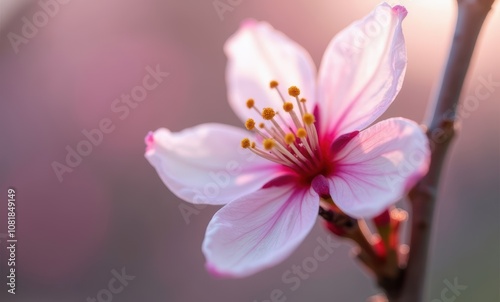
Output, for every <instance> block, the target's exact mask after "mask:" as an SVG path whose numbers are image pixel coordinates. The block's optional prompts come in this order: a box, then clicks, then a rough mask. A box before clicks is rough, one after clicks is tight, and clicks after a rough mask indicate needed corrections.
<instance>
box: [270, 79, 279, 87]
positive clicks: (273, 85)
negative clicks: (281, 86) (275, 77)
mask: <svg viewBox="0 0 500 302" xmlns="http://www.w3.org/2000/svg"><path fill="white" fill-rule="evenodd" d="M269 87H271V88H276V87H278V82H276V81H271V82H269Z"/></svg>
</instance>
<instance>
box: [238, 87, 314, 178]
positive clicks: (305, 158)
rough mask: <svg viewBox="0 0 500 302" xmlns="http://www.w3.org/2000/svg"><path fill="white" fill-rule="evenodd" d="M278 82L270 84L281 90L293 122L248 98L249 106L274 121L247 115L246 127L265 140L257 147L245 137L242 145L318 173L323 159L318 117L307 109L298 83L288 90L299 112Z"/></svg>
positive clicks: (281, 161) (297, 169) (307, 171)
mask: <svg viewBox="0 0 500 302" xmlns="http://www.w3.org/2000/svg"><path fill="white" fill-rule="evenodd" d="M278 85H279V83H278V82H277V81H274V80H273V81H270V82H269V87H270V88H271V89H276V91H277V92H278V94H279V96H280V98H281V100H282V101H283V107H282V108H283V112H286V113H288V114H289V115H290V117H291V119H292V121H293V124H290V120H289V119H285V118H283V117H284V116H283V112H278V111H276V110H275V109H273V108H270V107H266V108H263V110H260V109H259V108H257V107H256V106H255V101H254V100H253V99H248V100H247V103H246V105H247V107H248V108H249V109H253V110H255V111H256V112H257V113H258V114H259V115H260V116H261V117H262V119H263V120H264V121H270V122H271V123H272V125H269V124H267V123H262V122H260V123H256V122H255V120H254V119H252V118H249V119H247V120H246V122H245V127H246V128H247V129H248V130H250V131H253V132H255V133H256V134H257V135H259V136H260V137H261V138H262V144H261V148H258V147H256V143H255V142H252V141H250V139H248V138H244V139H243V140H242V141H241V146H242V147H243V148H245V149H249V150H250V151H252V152H253V153H255V154H256V155H258V156H260V157H263V158H265V159H268V160H270V161H273V162H275V163H279V164H282V165H285V166H288V167H290V168H292V169H294V170H296V171H297V172H298V173H315V171H316V170H317V169H318V166H317V165H318V164H320V162H321V160H320V158H319V157H321V151H320V150H319V142H318V137H317V136H318V134H317V131H316V126H315V125H314V124H315V122H316V121H315V117H314V115H313V114H310V113H308V112H307V109H306V99H305V98H299V95H300V89H299V88H298V87H297V86H291V87H289V88H288V94H289V95H290V96H291V97H294V98H295V100H296V102H297V106H298V108H299V111H300V115H299V114H298V112H296V110H295V104H293V102H289V101H287V100H285V98H284V97H283V95H282V94H281V92H280V90H279V89H278ZM294 126H295V127H294ZM285 130H286V131H285Z"/></svg>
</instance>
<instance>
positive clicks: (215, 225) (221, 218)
mask: <svg viewBox="0 0 500 302" xmlns="http://www.w3.org/2000/svg"><path fill="white" fill-rule="evenodd" d="M318 208H319V197H318V195H317V194H316V193H315V192H314V191H313V190H312V189H297V188H295V187H294V186H293V185H290V184H289V185H285V186H280V187H270V188H267V189H263V190H260V191H257V192H255V193H253V194H251V195H248V196H245V197H243V198H241V199H238V200H236V201H234V202H231V203H230V204H228V205H226V206H225V207H223V208H222V209H221V210H220V211H219V212H217V213H216V214H215V216H214V217H213V219H212V221H211V222H210V224H209V225H208V228H207V233H206V236H205V241H204V242H203V253H204V254H205V257H206V259H207V269H209V270H210V271H211V272H212V273H214V274H217V275H220V276H229V277H245V276H248V275H251V274H254V273H256V272H258V271H260V270H263V269H265V268H267V267H270V266H273V265H276V264H277V263H279V262H281V261H283V260H284V259H285V258H286V257H288V256H289V255H290V254H291V253H292V252H293V251H294V250H295V248H296V247H297V246H298V245H299V244H300V243H301V242H302V241H303V239H304V238H305V237H306V235H307V234H308V233H309V232H310V230H311V228H312V227H313V225H314V222H315V221H316V217H317V216H318Z"/></svg>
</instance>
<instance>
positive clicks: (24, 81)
mask: <svg viewBox="0 0 500 302" xmlns="http://www.w3.org/2000/svg"><path fill="white" fill-rule="evenodd" d="M14 2H16V1H13V0H0V38H1V39H0V100H1V101H0V138H1V143H0V146H1V147H0V154H1V156H0V164H1V167H2V169H1V172H0V188H1V192H2V193H1V194H2V195H1V196H0V205H1V208H0V222H1V224H0V234H1V233H6V229H7V223H6V200H7V193H6V191H7V188H8V187H11V186H12V187H14V188H15V189H16V191H17V216H18V220H17V224H18V228H17V230H18V238H19V242H18V250H17V258H18V259H17V269H18V275H17V278H18V280H17V283H18V284H17V285H18V288H17V294H16V295H15V296H13V295H10V294H7V293H6V291H7V287H6V285H5V282H2V285H0V297H1V300H2V301H26V302H27V301H37V302H38V301H61V302H62V301H65V302H66V301H87V297H96V295H98V293H99V292H100V291H101V290H102V289H106V288H107V287H108V282H109V281H110V279H112V278H113V274H112V273H111V271H112V270H116V271H120V270H121V269H122V268H125V269H126V272H127V274H129V275H133V276H135V279H134V280H132V281H130V282H129V284H128V285H127V286H126V287H125V288H124V289H123V291H121V292H120V293H117V294H115V295H114V296H113V301H151V302H155V301H169V302H191V301H206V302H211V301H238V302H239V301H242V302H246V301H248V302H253V301H258V302H261V301H264V300H266V299H269V296H270V294H271V292H272V291H273V290H274V289H280V290H282V291H283V292H284V294H285V296H286V298H287V299H286V301H296V302H299V301H320V302H321V301H325V302H326V301H365V299H366V298H367V297H369V296H370V295H373V294H375V293H377V292H378V290H377V288H376V287H375V286H374V284H373V282H372V280H371V278H370V277H368V276H366V275H365V274H364V273H363V272H362V271H361V270H360V268H359V265H358V264H357V263H356V261H354V260H352V259H351V257H350V256H349V254H350V249H351V246H350V245H349V244H347V243H344V242H342V245H341V246H340V247H339V248H338V249H337V250H335V252H334V253H333V255H332V256H331V257H330V258H329V259H328V260H327V261H326V262H324V263H322V264H321V266H320V267H319V268H318V269H317V270H316V271H315V272H313V273H311V275H310V277H309V278H308V279H306V280H303V281H302V282H301V285H300V287H299V288H298V289H297V290H295V291H292V290H290V285H287V284H284V283H283V282H282V280H281V278H282V275H283V273H284V272H285V271H287V270H289V269H291V267H292V266H293V265H294V264H300V263H302V261H303V260H304V259H305V258H307V257H309V256H311V255H312V251H313V249H314V247H316V246H317V245H318V243H317V241H316V238H318V237H322V238H326V236H327V233H326V232H325V231H324V230H323V229H322V227H321V225H320V224H319V223H318V224H317V225H316V227H315V228H314V230H313V231H312V233H311V234H310V236H309V237H308V238H307V240H306V241H305V242H304V244H302V245H301V246H300V247H299V249H298V250H297V251H296V252H295V253H294V254H293V255H292V256H291V257H290V258H288V259H287V260H286V261H285V262H283V263H282V264H281V265H279V266H276V267H274V268H272V269H269V270H266V271H264V272H261V273H259V274H257V275H255V276H252V277H250V278H246V279H240V280H221V279H215V278H213V277H212V276H210V275H209V274H208V273H207V272H206V271H205V269H204V258H203V255H202V253H201V242H202V240H203V236H204V231H205V227H206V225H207V224H208V222H209V220H210V218H211V216H212V215H213V213H215V211H216V210H217V208H216V207H207V208H204V209H200V210H199V212H197V214H195V215H192V216H191V217H190V218H191V219H190V222H189V223H186V221H185V220H184V218H183V216H182V215H181V213H180V211H179V205H180V204H182V203H183V201H181V200H179V199H178V198H176V197H175V196H174V195H173V194H172V193H170V192H169V191H168V189H167V188H166V187H165V186H164V185H163V184H162V182H161V181H160V179H159V177H157V175H156V172H155V171H154V169H153V168H152V167H151V166H150V165H149V163H147V161H146V160H145V159H144V157H143V153H144V147H145V146H144V143H143V139H144V136H145V134H146V133H147V132H148V131H150V130H155V129H157V128H159V127H167V128H169V129H171V130H174V131H177V130H180V129H183V128H186V127H190V126H194V125H196V124H199V123H203V122H221V123H227V124H232V125H240V122H239V120H238V119H237V117H236V116H235V114H234V113H232V111H231V110H230V108H229V106H228V104H227V101H226V87H225V80H224V70H225V63H226V59H225V56H224V54H223V51H222V47H223V44H224V42H225V41H226V39H227V38H228V37H229V36H230V35H231V34H232V33H234V32H235V30H236V29H237V28H238V25H239V23H240V22H241V21H242V20H244V19H246V18H249V17H251V18H255V19H257V20H267V21H269V22H270V23H271V24H272V25H273V26H274V27H275V28H277V29H279V30H281V31H283V32H284V33H285V34H287V35H288V36H290V37H291V38H292V39H294V40H296V41H297V42H299V43H300V44H301V45H303V46H304V47H305V48H306V49H307V50H308V51H309V52H310V53H311V56H312V58H313V59H314V61H315V63H316V64H317V65H319V63H320V60H321V57H322V54H323V51H324V49H325V47H326V45H327V43H328V42H329V40H330V39H331V38H332V37H333V36H334V35H335V34H336V33H337V32H338V31H340V30H341V29H342V28H344V27H345V26H347V25H348V24H349V23H351V22H352V21H354V20H356V19H358V18H361V17H362V16H364V15H365V14H366V13H368V12H369V11H370V10H371V9H372V8H373V7H374V6H375V5H376V4H378V1H359V0H358V1H351V2H349V4H346V2H345V1H321V0H314V1H305V0H298V1H293V2H291V1H285V0H276V1H264V0H257V1H225V0H222V3H232V4H233V6H231V10H228V11H226V12H225V13H223V14H222V15H219V14H218V13H217V11H216V9H215V8H214V2H215V1H192V0H191V1H160V0H145V1H131V0H121V1H118V0H108V1H92V0H87V1H67V3H65V4H62V2H64V1H62V0H61V4H59V2H57V1H55V0H54V1H49V0H47V1H41V2H40V3H57V6H52V10H53V12H54V14H53V16H51V17H49V19H48V21H47V22H46V23H47V24H46V25H45V24H44V25H43V26H42V27H39V28H38V31H37V33H36V34H34V35H33V37H32V38H29V39H28V40H27V43H21V44H19V45H17V47H13V46H12V43H11V41H10V40H9V38H8V37H9V33H16V34H21V31H22V27H23V24H24V23H23V22H24V21H23V18H25V17H26V18H28V19H29V20H31V19H32V18H33V16H34V15H36V14H37V13H38V12H40V11H41V10H42V8H41V6H40V3H39V2H38V1H17V2H16V3H14ZM398 3H399V4H404V5H406V6H407V9H408V11H409V15H408V17H407V19H406V21H405V24H404V31H405V35H406V40H407V47H408V56H409V65H408V71H407V75H406V80H405V84H404V86H403V89H402V91H401V93H400V94H399V96H398V99H397V100H396V102H395V103H394V105H393V106H392V107H391V108H390V109H389V110H388V111H387V112H386V114H385V115H384V116H383V118H386V117H390V116H404V117H408V118H411V119H414V120H417V121H422V120H423V119H424V116H425V113H426V106H427V104H428V101H427V100H428V99H429V97H430V96H431V95H432V93H433V91H434V89H435V88H436V83H437V81H438V79H439V75H440V71H441V69H442V66H443V63H444V59H445V56H446V52H447V49H448V45H449V42H450V35H451V32H452V30H453V22H454V18H455V9H454V1H451V0H450V1H431V0H425V1H399V2H398V1H396V2H393V4H398ZM228 5H231V4H228ZM41 21H43V20H41ZM499 35H500V12H499V11H498V5H497V7H495V9H494V10H493V11H492V13H491V14H490V16H489V18H488V20H487V24H486V26H485V29H484V31H483V33H482V35H481V37H480V39H479V43H478V47H477V49H476V54H475V57H474V60H473V63H472V66H471V69H470V73H469V75H468V79H467V83H466V87H465V90H464V96H467V95H474V91H475V90H474V89H475V88H476V87H477V86H478V85H480V83H481V78H486V79H487V78H488V77H492V78H493V80H495V81H496V82H499V81H500V60H499V57H498V54H499V53H500V42H499V40H498V37H499ZM16 48H17V49H16ZM157 65H159V66H160V69H161V70H162V71H164V72H168V73H169V75H168V77H166V78H165V79H164V81H163V82H162V83H160V84H159V85H158V87H157V88H155V89H154V90H152V91H150V92H149V93H148V95H147V97H146V99H145V100H144V101H142V102H141V103H139V104H138V106H137V107H136V108H129V111H128V114H127V116H126V117H124V118H123V119H121V118H120V114H117V113H116V112H114V111H113V110H112V104H113V102H114V100H115V99H117V98H120V96H121V95H122V94H130V92H131V90H132V89H133V88H134V87H135V86H137V85H140V84H141V81H142V78H143V77H144V76H145V75H146V74H147V71H146V67H147V66H151V67H153V68H155V67H156V66H157ZM499 99H500V89H498V88H497V89H495V90H494V91H493V93H492V95H491V96H490V97H489V98H487V99H486V100H482V101H481V102H480V103H479V105H478V106H477V108H475V109H474V110H469V111H467V112H466V113H467V116H465V115H464V118H463V119H462V121H461V126H462V129H461V132H460V136H459V137H458V139H457V140H456V142H455V144H454V148H453V151H452V152H451V156H450V157H449V159H448V163H447V167H446V171H445V173H444V181H443V183H442V187H441V191H440V203H439V206H438V208H437V212H436V217H435V220H436V224H435V231H434V236H433V249H432V257H431V262H430V270H429V275H428V281H427V285H428V298H429V300H432V299H434V298H437V299H439V298H440V295H441V291H442V289H443V288H445V284H444V281H445V280H450V281H451V282H453V280H454V279H455V278H458V281H459V283H460V284H461V285H466V286H467V289H466V290H464V291H463V292H462V293H461V295H460V296H459V297H457V300H456V301H473V300H474V301H499V300H500V296H499V284H500V262H499V256H500V244H499V237H500V224H499V221H500V219H499V218H500V207H499V204H500V203H499V201H500V192H499V185H500V175H499V173H500V166H499V153H500V152H499V151H500V150H499V147H500V142H499V138H500V133H499V129H500V127H499V126H500V125H499V120H500V119H499V117H500V106H499V103H498V102H499ZM122 117H123V116H122ZM102 119H109V120H111V122H112V124H113V126H114V128H113V129H114V130H113V131H112V132H111V133H109V134H104V136H103V139H102V143H100V144H98V145H97V146H93V148H92V151H91V152H90V154H89V155H88V156H86V157H83V158H82V161H81V163H80V164H79V165H78V166H77V167H75V168H74V169H73V171H72V172H68V173H65V174H63V175H62V178H63V180H62V182H60V181H59V180H58V177H57V176H56V174H55V173H54V171H53V168H52V167H51V164H52V163H53V162H54V161H57V162H60V163H64V162H65V156H66V154H67V150H66V146H70V147H71V148H76V146H77V145H78V143H79V142H81V141H82V140H83V139H85V136H84V135H83V134H82V131H84V130H89V131H90V130H91V129H95V128H97V127H99V123H100V121H101V120H102ZM402 206H403V207H406V204H402ZM0 240H2V242H1V243H0V246H1V249H0V268H1V278H2V280H4V281H5V279H6V278H5V277H4V275H6V274H7V272H6V269H7V266H6V257H5V256H6V242H5V240H4V239H2V238H0ZM104 301H105V300H104Z"/></svg>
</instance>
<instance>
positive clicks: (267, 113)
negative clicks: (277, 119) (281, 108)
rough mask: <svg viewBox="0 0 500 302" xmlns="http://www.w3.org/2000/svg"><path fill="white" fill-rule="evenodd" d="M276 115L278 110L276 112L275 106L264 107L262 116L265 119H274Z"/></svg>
mask: <svg viewBox="0 0 500 302" xmlns="http://www.w3.org/2000/svg"><path fill="white" fill-rule="evenodd" d="M275 115H276V112H274V110H273V108H269V107H266V108H264V109H262V117H263V118H264V119H265V120H272V119H273V117H274V116H275Z"/></svg>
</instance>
